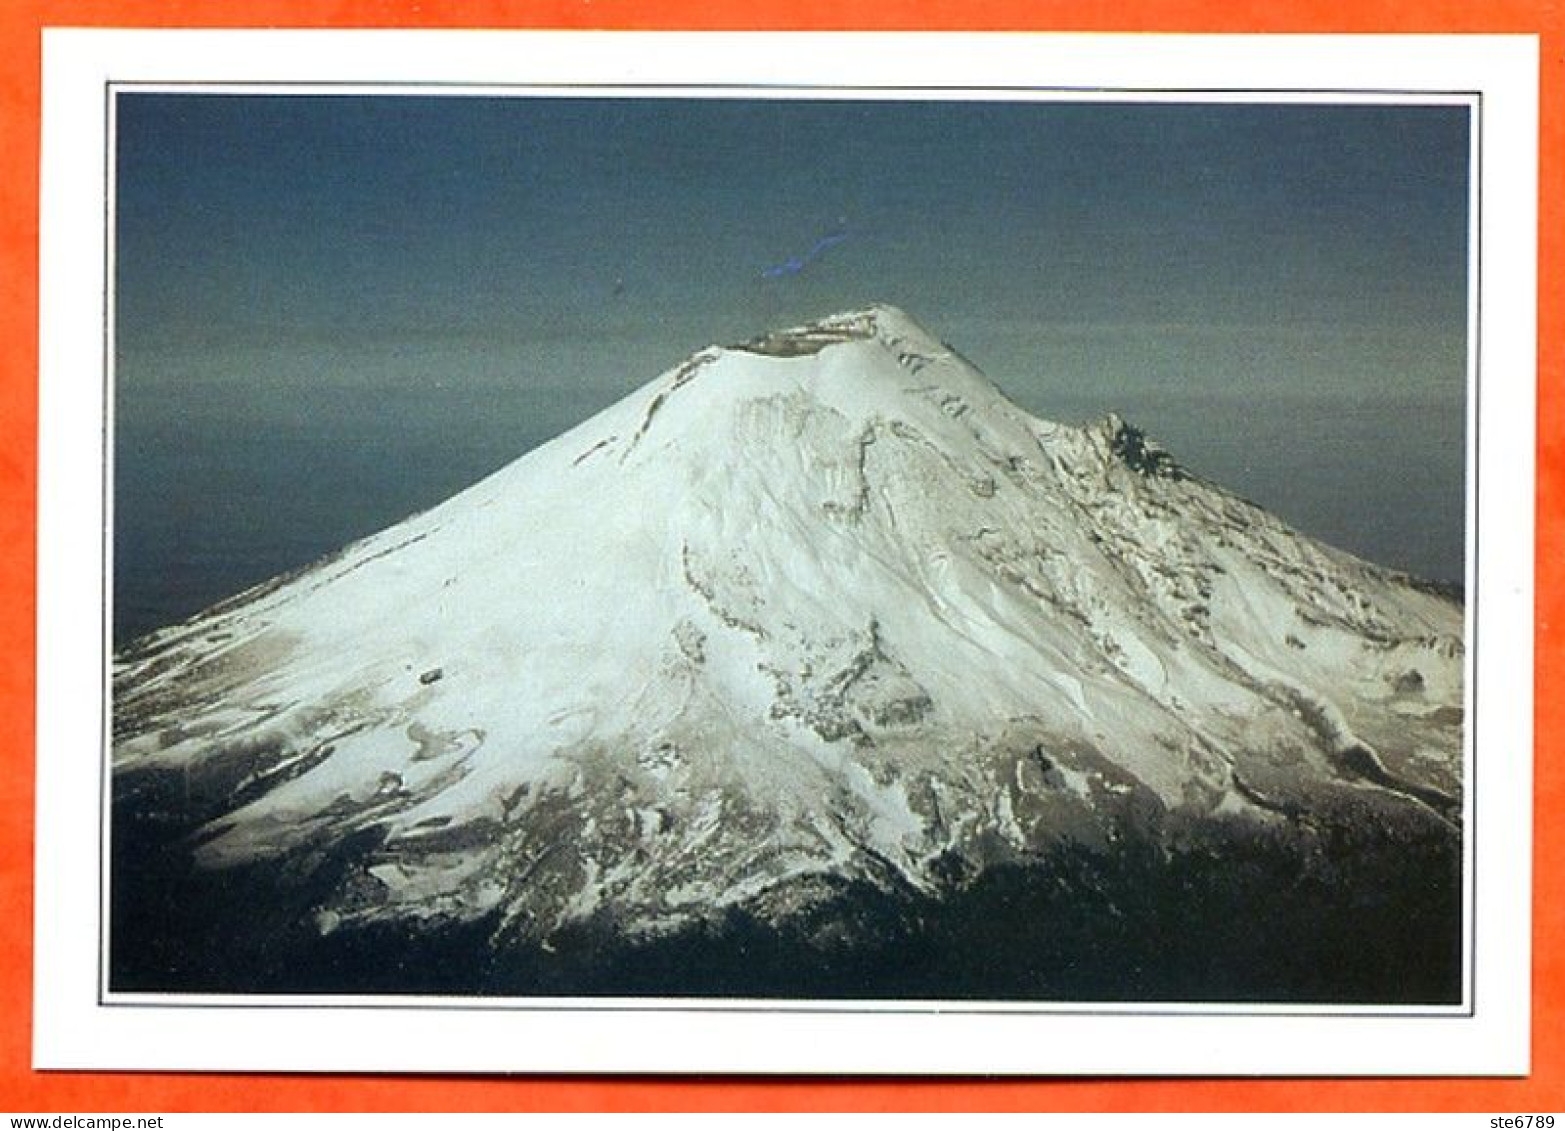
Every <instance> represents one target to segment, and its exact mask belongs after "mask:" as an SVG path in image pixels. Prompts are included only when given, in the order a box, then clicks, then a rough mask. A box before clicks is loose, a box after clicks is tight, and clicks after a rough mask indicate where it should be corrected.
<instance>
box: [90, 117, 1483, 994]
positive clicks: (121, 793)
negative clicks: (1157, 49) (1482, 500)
mask: <svg viewBox="0 0 1565 1131" xmlns="http://www.w3.org/2000/svg"><path fill="white" fill-rule="evenodd" d="M112 97H113V107H112V110H113V119H112V121H113V147H112V152H111V156H112V162H111V175H112V184H113V195H112V201H113V213H112V216H111V219H110V225H111V226H110V231H111V234H112V237H113V261H112V262H113V268H112V272H111V284H112V306H111V312H112V320H113V338H112V341H113V353H112V388H111V390H110V396H111V402H110V403H111V407H112V428H111V435H110V441H109V442H110V444H111V451H112V455H113V474H112V481H111V487H112V499H113V512H112V513H113V523H112V531H111V534H110V537H111V539H112V542H111V545H112V551H113V574H112V601H111V607H112V636H113V662H112V672H111V673H110V677H109V678H110V680H111V684H110V686H111V703H112V749H111V751H110V761H111V768H110V776H109V781H110V797H111V803H110V805H109V807H108V810H109V811H108V813H107V814H106V817H107V819H108V823H109V834H110V841H109V845H110V847H109V862H110V868H109V877H108V879H109V886H108V898H107V905H108V909H109V928H108V953H107V956H106V958H107V984H108V989H109V990H110V991H111V992H126V993H170V994H176V993H177V994H188V993H225V994H233V993H239V994H263V993H264V994H309V995H343V994H397V995H405V994H418V995H440V996H442V997H451V996H454V997H469V996H482V997H486V998H517V997H523V998H530V997H545V998H566V997H570V998H600V997H605V996H611V997H645V998H656V999H668V998H737V999H796V1000H831V1001H866V1002H875V1001H962V1002H1004V1003H1028V1002H1040V1003H1061V1002H1075V1003H1094V1002H1096V1003H1103V1002H1112V1003H1149V1004H1152V1005H1155V1004H1158V1003H1164V1004H1166V1003H1244V1004H1254V1005H1295V1004H1311V1005H1316V1004H1349V1005H1398V1006H1401V1005H1427V1004H1438V1005H1452V1004H1460V1003H1461V1002H1462V1000H1463V974H1464V969H1465V963H1466V961H1467V957H1468V956H1467V953H1466V944H1465V942H1464V940H1465V934H1464V864H1463V861H1464V812H1465V807H1466V805H1467V804H1468V793H1469V782H1468V780H1467V772H1466V770H1465V769H1464V765H1465V760H1464V759H1465V754H1464V751H1465V749H1466V746H1465V742H1464V719H1465V710H1464V708H1465V702H1466V700H1465V689H1466V683H1467V680H1466V678H1465V676H1464V671H1465V667H1466V657H1467V651H1468V642H1467V634H1466V629H1465V624H1466V618H1467V609H1466V607H1465V596H1466V579H1467V573H1466V571H1467V562H1468V558H1469V547H1468V537H1467V530H1468V514H1467V505H1466V499H1467V497H1468V487H1469V483H1468V474H1467V467H1468V448H1469V437H1468V435H1467V422H1468V419H1469V398H1470V390H1469V374H1468V371H1469V330H1468V327H1469V317H1470V311H1469V305H1470V268H1469V263H1470V253H1471V250H1472V249H1471V247H1470V239H1471V236H1470V227H1469V217H1470V213H1471V202H1470V193H1471V182H1472V169H1471V162H1472V156H1471V155H1472V151H1473V145H1472V137H1471V130H1472V128H1473V123H1472V108H1471V106H1470V105H1468V104H1466V103H1461V102H1459V101H1454V100H1446V101H1440V100H1425V101H1423V102H1406V103H1403V104H1385V103H1369V102H1357V103H1355V102H1347V101H1343V100H1337V101H1334V102H1333V101H1320V102H1298V101H1295V102H1289V103H1280V102H1273V103H1266V102H1248V101H1226V102H1194V101H1192V102H1135V101H1080V100H1076V101H1058V100H1050V99H1028V100H998V99H997V100H986V99H972V100H962V101H945V100H940V99H933V100H931V99H917V100H915V99H892V100H885V99H881V100H873V101H863V100H855V99H852V98H847V97H835V98H832V97H825V96H821V97H807V98H767V97H758V96H744V97H722V98H703V97H691V96H680V97H636V98H627V97H618V96H616V97H606V96H600V95H597V94H594V93H593V92H591V91H583V90H576V91H571V92H565V93H560V94H555V95H551V94H547V93H543V94H540V93H537V92H529V93H526V94H517V95H514V96H511V95H504V94H495V93H493V92H491V93H486V94H482V95H476V94H475V95H463V96H453V95H449V94H446V95H436V94H430V93H417V92H400V93H373V94H372V93H355V92H351V91H350V92H347V93H331V94H321V93H318V92H317V93H308V92H298V91H293V90H289V89H287V88H279V89H278V90H276V91H275V92H257V91H256V90H254V89H250V90H246V91H244V92H230V91H219V90H200V89H197V90H191V91H172V92H171V91H167V90H164V91H154V90H139V89H136V88H134V87H124V88H120V89H118V90H117V91H116V92H115V93H114V94H113V96H112Z"/></svg>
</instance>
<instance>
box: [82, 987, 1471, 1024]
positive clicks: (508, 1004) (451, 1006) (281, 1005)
mask: <svg viewBox="0 0 1565 1131" xmlns="http://www.w3.org/2000/svg"><path fill="white" fill-rule="evenodd" d="M137 992H138V993H140V992H146V991H137ZM301 996H302V995H301ZM385 996H387V997H390V996H393V995H389V994H388V995H385ZM627 996H628V995H627ZM646 1000H647V1001H651V1002H656V1001H658V1000H660V999H657V998H648V999H646ZM668 1000H670V1001H671V1002H675V1003H677V1004H668V1005H600V1004H595V1003H590V1002H586V1003H584V1002H583V1000H582V999H581V998H572V999H568V1000H567V1001H565V1002H564V1003H562V1004H554V1003H549V1002H546V1001H544V1000H543V999H531V1000H520V999H495V1000H492V1001H484V1000H467V999H461V1000H454V999H453V1000H445V1001H441V1002H429V1003H425V1002H417V1001H407V1000H398V1001H363V1000H355V1001H351V1002H334V1001H332V1000H331V996H330V995H325V1001H324V1002H321V1001H318V1000H316V999H313V998H312V999H311V1000H310V1001H308V1002H303V1003H299V1002H291V1001H257V1002H243V1001H221V1002H216V1001H192V1002H175V1001H114V1000H109V1001H103V1002H100V1003H99V1005H101V1006H102V1007H103V1008H104V1009H212V1010H223V1009H317V1008H319V1009H326V1008H333V1009H338V1010H353V1009H363V1010H378V1011H384V1010H402V1009H422V1010H433V1009H438V1010H441V1011H446V1012H452V1013H639V1014H655V1013H699V1014H733V1015H734V1016H738V1017H749V1016H754V1015H755V1014H758V1013H764V1014H784V1015H789V1016H798V1017H818V1016H828V1017H829V1016H837V1015H857V1014H865V1013H870V1014H873V1015H874V1016H877V1017H878V1016H881V1015H883V1014H884V1015H886V1016H906V1017H932V1016H936V1015H942V1016H943V1015H947V1014H949V1015H953V1016H964V1017H1027V1018H1036V1017H1125V1018H1137V1019H1140V1018H1146V1017H1215V1018H1244V1019H1250V1020H1258V1021H1263V1020H1271V1019H1274V1018H1279V1017H1281V1018H1285V1019H1288V1020H1293V1019H1295V1018H1303V1019H1308V1018H1314V1017H1320V1018H1330V1019H1337V1020H1341V1019H1344V1018H1346V1019H1353V1018H1359V1017H1364V1018H1372V1019H1378V1020H1394V1021H1395V1020H1407V1021H1466V1020H1470V1019H1471V1017H1472V1013H1471V1012H1470V1011H1463V1010H1460V1009H1458V1007H1457V1006H1455V1005H1452V1006H1448V1007H1446V1008H1445V1011H1443V1012H1431V1011H1432V1010H1433V1009H1434V1008H1435V1007H1434V1006H1430V1005H1424V1004H1420V1005H1412V1006H1408V1007H1407V1009H1406V1010H1405V1011H1401V1012H1398V1011H1394V1010H1392V1009H1390V1008H1389V1007H1386V1006H1374V1005H1369V1006H1365V1007H1364V1008H1362V1009H1357V1010H1353V1009H1343V1008H1332V1007H1322V1008H1320V1009H1317V1010H1310V1011H1307V1012H1298V1011H1297V1006H1296V1005H1294V1006H1288V1007H1287V1008H1288V1009H1290V1010H1293V1011H1292V1012H1287V1013H1283V1012H1278V1011H1277V1010H1278V1009H1280V1008H1282V1007H1275V1008H1271V1009H1268V1007H1266V1006H1264V1005H1258V1006H1257V1007H1256V1011H1255V1012H1250V1013H1236V1012H1233V1011H1231V1010H1229V1011H1227V1012H1224V1011H1222V1010H1218V1009H1193V1008H1181V1009H1171V1010H1164V1011H1161V1012H1158V1013H1155V1014H1154V1013H1146V1012H1143V1011H1137V1010H1136V1009H1133V1008H1132V1009H1122V1010H1121V1009H1084V1008H1079V1007H1073V1006H1070V1005H1066V1006H1064V1007H1062V1008H1060V1009H1030V1008H1026V1007H1027V1005H1028V1004H1029V1003H1026V1002H1019V1003H1018V1002H1002V1003H997V1004H1000V1005H1004V1006H1006V1008H1003V1009H986V1008H982V1007H981V1006H980V1005H979V1004H978V1003H974V1002H970V1001H959V1002H954V1003H952V1004H950V1005H947V1004H946V1003H944V1002H941V1003H938V1004H936V1005H933V1006H927V1007H916V1006H911V1005H907V1004H904V1003H898V1002H895V1001H891V1002H882V1001H880V1000H878V999H877V1000H863V1001H859V1000H856V999H853V998H845V999H843V1003H842V1005H841V1007H840V1008H826V1006H828V1005H830V1004H832V1003H831V1002H828V1001H824V1000H821V999H808V998H803V999H792V998H780V999H776V1000H779V1001H793V1000H798V1001H808V1002H809V1003H810V1004H808V1005H799V1006H797V1007H792V1008H779V1007H778V1006H776V1005H774V1004H773V1003H772V1001H771V1000H769V999H765V998H734V999H728V1000H731V1001H736V1002H743V1004H736V1005H707V1004H704V1003H701V1002H699V1001H693V1000H692V999H690V998H675V999H668ZM1040 1004H1041V1003H1040ZM1227 1004H1229V1005H1233V1004H1237V1003H1227ZM868 1005H873V1006H875V1007H876V1008H874V1009H866V1008H863V1007H864V1006H868Z"/></svg>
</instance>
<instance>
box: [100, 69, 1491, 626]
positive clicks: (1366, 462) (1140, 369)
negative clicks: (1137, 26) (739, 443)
mask: <svg viewBox="0 0 1565 1131" xmlns="http://www.w3.org/2000/svg"><path fill="white" fill-rule="evenodd" d="M116 97H117V99H118V103H117V179H116V186H115V188H116V203H117V211H116V217H115V221H116V232H115V234H116V264H117V275H116V279H115V284H116V290H115V299H116V304H115V306H116V308H115V342H116V358H115V377H116V386H115V391H116V399H115V445H116V447H115V457H116V463H115V467H116V482H115V516H116V517H115V552H116V568H115V614H116V616H115V620H116V639H117V640H118V641H121V642H123V641H124V640H127V639H129V638H131V637H133V636H135V635H139V634H140V633H141V632H144V631H147V630H150V629H151V628H155V627H158V626H159V625H161V624H164V623H168V622H169V621H172V620H177V619H179V618H181V617H183V616H185V615H188V614H189V613H192V612H195V611H196V610H198V609H199V608H201V607H204V606H205V605H207V604H210V603H211V602H213V601H215V600H218V599H221V598H222V597H224V596H227V595H229V594H230V593H232V592H235V591H237V590H238V589H241V588H244V587H246V586H248V585H251V584H254V583H256V582H259V581H262V580H264V579H265V578H267V577H269V576H272V575H273V574H275V573H277V572H280V571H282V570H285V569H289V568H293V567H296V566H298V565H302V564H304V563H306V562H308V561H311V560H313V559H314V558H316V557H318V556H319V555H320V554H322V553H325V552H328V551H330V550H332V549H334V548H336V547H337V546H340V545H341V544H343V543H345V542H347V541H349V540H351V539H353V538H357V537H360V536H363V535H365V534H368V533H372V532H373V531H374V530H377V529H380V528H382V527H384V526H386V525H388V524H390V523H392V522H395V521H397V520H399V519H400V518H402V517H404V516H406V515H407V514H409V513H411V512H413V511H415V510H419V509H422V508H424V507H427V506H429V505H432V504H434V503H436V502H438V501H440V500H441V499H443V498H445V497H447V496H448V495H450V494H452V493H453V492H455V491H456V490H459V489H461V488H462V487H465V486H466V485H468V484H469V483H471V482H473V481H475V480H476V479H477V478H479V477H481V476H482V475H484V474H487V473H488V472H490V471H492V470H494V469H496V468H497V467H499V466H502V465H503V464H504V463H506V462H509V461H510V460H511V459H514V458H517V457H519V456H521V455H523V454H524V453H525V452H526V451H528V450H530V449H531V448H532V447H534V446H536V445H537V444H538V443H540V442H542V441H544V440H547V439H549V438H551V437H552V436H554V435H556V434H558V433H559V432H561V431H564V430H565V429H566V428H568V427H570V426H572V425H574V424H575V423H577V422H579V421H580V420H582V419H584V418H585V417H587V416H589V415H591V414H592V413H593V412H596V411H598V410H599V409H601V408H603V407H605V406H606V405H608V404H610V403H612V402H613V401H615V400H617V399H618V398H619V397H621V396H623V395H624V394H625V393H627V392H629V391H630V390H631V389H633V388H635V387H638V386H639V385H641V384H643V383H645V382H646V381H648V380H650V379H652V378H653V377H655V376H656V375H657V374H658V373H660V372H661V371H663V370H665V369H667V368H668V367H669V366H671V365H673V364H675V363H677V362H678V361H679V360H680V359H681V358H683V357H684V356H686V355H688V354H689V353H690V352H692V351H693V350H695V349H698V348H701V347H702V346H704V345H706V344H709V343H712V342H732V341H738V340H742V339H744V338H748V337H750V336H753V335H754V334H757V333H759V332H761V331H764V330H766V329H769V328H775V327H778V326H783V325H789V324H795V323H798V322H802V321H808V320H811V319H813V318H816V317H819V316H821V315H824V314H826V313H830V312H832V311H836V310H842V309H851V308H858V307H863V306H865V305H868V304H870V303H871V302H876V301H882V302H889V303H892V304H895V305H898V306H901V307H903V308H904V309H906V310H908V311H909V313H911V314H912V315H913V316H914V317H915V318H917V319H919V320H920V321H921V322H922V323H923V324H924V325H926V326H927V327H928V328H929V329H930V330H931V331H932V332H933V333H935V334H937V335H939V336H941V337H942V338H944V339H945V340H946V341H948V342H949V343H950V344H951V345H952V346H954V347H955V348H956V349H958V350H960V351H961V352H962V353H963V354H964V355H965V356H967V357H969V358H970V359H971V360H973V361H974V362H975V363H976V364H977V365H978V366H979V367H980V368H981V369H983V370H984V371H985V372H986V373H987V374H988V375H989V376H990V378H991V379H993V380H994V381H995V382H996V383H997V384H999V385H1000V386H1001V387H1002V388H1004V389H1005V390H1006V391H1007V393H1009V394H1010V395H1011V396H1012V397H1013V398H1014V399H1015V400H1016V401H1017V402H1018V403H1019V404H1021V405H1022V406H1023V407H1024V408H1026V409H1028V410H1029V411H1031V412H1034V413H1036V414H1038V415H1040V416H1043V417H1045V418H1049V419H1058V420H1064V421H1080V420H1083V419H1087V418H1091V417H1095V416H1100V415H1102V414H1103V413H1105V412H1108V411H1110V410H1114V411H1118V412H1120V413H1121V414H1122V415H1124V416H1126V417H1128V418H1129V419H1131V420H1133V421H1135V422H1136V423H1137V424H1139V425H1141V426H1142V427H1143V428H1145V429H1146V430H1147V431H1148V432H1149V433H1150V434H1152V435H1153V436H1155V437H1157V438H1158V439H1159V440H1161V441H1162V442H1163V443H1164V444H1165V445H1166V446H1167V447H1169V448H1170V449H1171V450H1172V451H1173V453H1174V454H1175V456H1176V457H1177V458H1179V459H1180V460H1181V461H1182V462H1183V463H1185V464H1186V465H1187V466H1189V467H1191V468H1192V469H1193V470H1195V471H1196V472H1197V473H1199V474H1202V475H1204V476H1206V477H1208V478H1210V479H1213V480H1215V481H1217V482H1219V483H1220V484H1222V485H1223V486H1225V487H1228V488H1229V489H1231V490H1234V491H1236V492H1238V493H1240V494H1243V495H1245V496H1247V497H1249V498H1251V499H1253V500H1255V501H1256V502H1258V503H1261V504H1262V505H1264V506H1266V507H1268V508H1269V509H1271V510H1273V511H1274V512H1275V513H1277V514H1278V515H1279V516H1280V517H1282V518H1284V519H1285V520H1287V521H1289V522H1291V523H1293V524H1294V525H1296V526H1298V527H1300V528H1301V529H1303V530H1304V531H1305V532H1306V533H1309V534H1312V535H1314V536H1316V537H1320V538H1322V539H1324V540H1326V541H1328V542H1331V543H1333V544H1335V545H1338V546H1341V547H1342V548H1344V549H1347V550H1350V551H1352V552H1354V553H1357V554H1360V555H1361V556H1364V557H1367V558H1370V559H1372V560H1376V561H1380V562H1382V563H1383V564H1386V565H1390V566H1393V567H1396V568H1402V569H1406V570H1409V571H1411V572H1413V573H1415V574H1419V575H1421V576H1424V577H1428V578H1430V579H1433V580H1441V581H1453V582H1460V581H1461V580H1462V572H1463V562H1464V532H1465V517H1464V510H1463V500H1464V492H1465V482H1464V473H1465V421H1466V355H1467V343H1466V331H1467V293H1468V280H1467V259H1468V250H1467V242H1466V241H1467V223H1468V198H1467V194H1468V111H1467V109H1466V108H1465V107H1451V106H1443V107H1442V106H1417V107H1388V106H1255V105H1131V104H1086V103H1070V104H1041V103H945V102H927V103H903V102H897V103H880V102H876V103H851V102H840V101H839V102H824V101H822V102H817V101H762V100H754V99H725V100H722V101H708V100H697V99H661V98H659V99H613V100H610V99H601V100H600V99H574V98H573V99H553V98H538V97H528V98H514V99H506V98H489V97H484V98H474V97H461V98H455V97H445V98H437V97H406V96H360V95H352V96H331V97H326V96H281V95H268V96H256V95H214V94H153V93H137V92H131V93H124V92H122V93H120V94H118V95H117V96H116Z"/></svg>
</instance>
